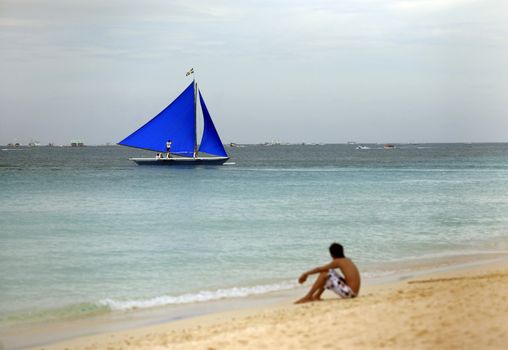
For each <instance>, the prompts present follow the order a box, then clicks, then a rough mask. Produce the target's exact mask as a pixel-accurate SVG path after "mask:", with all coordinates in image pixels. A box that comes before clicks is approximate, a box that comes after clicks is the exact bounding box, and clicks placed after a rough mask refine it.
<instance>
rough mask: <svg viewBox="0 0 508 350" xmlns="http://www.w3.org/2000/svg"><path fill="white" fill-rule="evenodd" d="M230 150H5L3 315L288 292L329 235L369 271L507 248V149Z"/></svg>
mask: <svg viewBox="0 0 508 350" xmlns="http://www.w3.org/2000/svg"><path fill="white" fill-rule="evenodd" d="M371 146H372V147H373V148H375V147H379V146H378V145H371ZM228 152H230V154H231V157H232V159H231V162H234V163H235V164H233V165H225V166H221V167H208V168H207V167H198V168H175V167H141V166H137V165H135V164H134V163H132V162H130V161H129V160H128V159H127V158H128V157H130V156H139V155H143V154H146V153H143V152H141V151H137V150H134V149H128V148H122V147H115V146H111V147H85V148H58V147H52V148H49V147H36V148H30V149H24V150H16V151H0V196H1V197H0V198H1V201H0V248H1V249H0V295H1V298H0V320H2V322H27V321H33V320H42V321H44V320H48V319H61V318H65V317H73V316H76V315H80V316H86V315H93V314H97V313H107V312H109V311H110V310H125V309H131V308H134V307H137V308H144V307H153V306H162V305H168V304H180V303H191V302H197V301H205V300H214V299H218V298H230V297H241V296H246V295H251V294H262V293H266V292H268V291H272V290H279V289H288V288H293V287H294V286H295V280H296V278H297V276H298V275H299V274H300V273H301V272H302V271H304V270H306V269H308V268H309V267H313V266H315V265H317V264H322V263H324V262H326V261H327V260H328V255H327V254H328V253H327V247H328V245H329V244H330V243H331V242H332V241H339V242H341V243H343V244H344V246H345V248H346V254H347V255H350V256H351V257H353V258H354V260H355V261H357V262H358V264H359V266H360V268H361V270H362V272H363V273H364V274H365V276H367V277H369V276H377V275H383V274H386V273H391V272H393V271H392V270H393V266H397V265H400V266H403V265H404V264H405V263H406V262H409V261H413V260H414V259H428V260H432V259H435V258H437V257H440V256H453V255H464V254H466V255H467V254H477V253H490V252H497V251H504V250H506V249H508V244H507V242H508V145H507V144H426V145H398V147H397V148H396V149H395V150H382V149H371V150H356V149H355V146H354V145H321V146H320V145H315V146H310V145H307V146H269V147H268V146H247V147H244V148H229V149H228Z"/></svg>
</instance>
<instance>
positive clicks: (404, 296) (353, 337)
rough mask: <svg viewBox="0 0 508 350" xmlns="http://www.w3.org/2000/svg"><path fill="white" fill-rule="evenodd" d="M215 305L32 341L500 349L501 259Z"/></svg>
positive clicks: (505, 278)
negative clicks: (345, 290)
mask: <svg viewBox="0 0 508 350" xmlns="http://www.w3.org/2000/svg"><path fill="white" fill-rule="evenodd" d="M324 297H325V300H323V301H321V302H314V303H308V304H303V305H293V304H292V300H287V301H285V302H283V303H281V304H279V305H276V306H271V307H265V308H261V309H250V310H241V311H234V312H225V313H217V314H213V315H208V316H202V317H196V318H192V319H188V320H183V321H178V322H172V323H167V324H161V325H157V326H150V327H144V328H138V329H134V330H129V331H123V332H116V333H108V334H101V335H95V336H90V337H83V338H76V339H73V340H70V341H67V342H62V343H58V344H53V345H51V346H44V347H37V348H36V349H45V350H50V349H53V350H57V349H58V350H62V349H87V350H92V349H96V350H99V349H107V350H113V349H115V350H116V349H154V350H155V349H182V350H183V349H207V350H212V349H374V348H387V349H408V348H411V349H505V348H506V344H507V343H508V326H507V325H508V264H507V263H506V260H503V261H498V262H494V263H491V264H489V265H483V266H480V267H478V266H477V267H469V268H462V269H457V270H453V271H448V272H439V273H432V274H427V275H422V276H418V277H414V278H410V279H407V280H404V281H399V282H397V283H391V284H385V285H381V286H371V287H367V288H365V289H364V290H363V291H362V293H361V295H360V297H358V298H356V299H352V300H339V299H337V298H334V297H333V295H332V294H330V293H329V292H328V293H325V295H324Z"/></svg>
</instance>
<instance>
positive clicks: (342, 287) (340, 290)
mask: <svg viewBox="0 0 508 350" xmlns="http://www.w3.org/2000/svg"><path fill="white" fill-rule="evenodd" d="M325 288H326V289H330V290H333V291H334V292H335V293H336V294H337V295H339V296H340V297H341V298H354V297H356V294H355V293H354V292H353V290H352V289H351V287H350V286H348V285H347V284H346V280H345V279H344V277H342V276H341V275H339V274H338V273H337V271H335V270H334V269H330V270H328V279H327V280H326V283H325Z"/></svg>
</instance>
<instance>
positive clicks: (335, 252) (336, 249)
mask: <svg viewBox="0 0 508 350" xmlns="http://www.w3.org/2000/svg"><path fill="white" fill-rule="evenodd" d="M328 250H329V251H330V255H331V256H332V258H334V259H337V258H345V256H344V248H343V247H342V246H341V245H340V244H339V243H332V244H331V245H330V248H328Z"/></svg>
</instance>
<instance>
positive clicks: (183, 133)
mask: <svg viewBox="0 0 508 350" xmlns="http://www.w3.org/2000/svg"><path fill="white" fill-rule="evenodd" d="M212 125H213V124H212ZM168 140H171V142H172V145H171V154H177V155H181V156H188V157H192V155H193V153H194V149H195V143H196V117H195V105H194V82H192V83H191V84H190V85H189V86H188V87H187V88H186V89H185V90H184V91H183V92H182V93H181V94H180V96H178V97H177V98H176V100H174V101H173V102H172V103H171V104H170V105H169V106H167V107H166V108H165V109H164V110H163V111H162V112H160V113H159V114H157V115H156V116H155V117H154V118H152V119H151V120H150V121H149V122H148V123H146V124H145V125H143V126H142V127H140V128H139V129H138V130H136V131H134V132H133V133H132V134H130V135H129V136H127V137H126V138H125V139H123V140H122V141H120V142H119V143H118V144H119V145H124V146H130V147H136V148H144V149H148V150H152V151H156V152H166V142H167V141H168Z"/></svg>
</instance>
